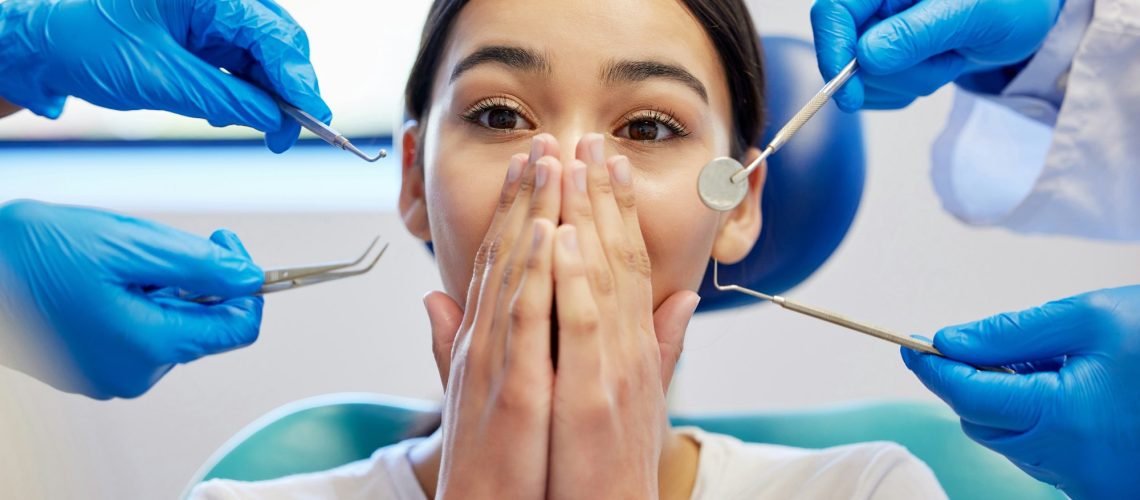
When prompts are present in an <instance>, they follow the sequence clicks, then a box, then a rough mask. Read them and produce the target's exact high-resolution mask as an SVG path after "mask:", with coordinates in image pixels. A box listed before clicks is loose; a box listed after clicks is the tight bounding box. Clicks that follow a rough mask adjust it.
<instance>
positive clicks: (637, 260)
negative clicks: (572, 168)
mask: <svg viewBox="0 0 1140 500" xmlns="http://www.w3.org/2000/svg"><path fill="white" fill-rule="evenodd" d="M606 168H607V170H608V173H609V175H608V176H607V177H608V179H609V184H610V186H612V189H613V200H614V205H616V206H617V210H618V213H619V214H620V217H621V221H622V223H621V225H620V226H619V227H617V228H614V229H613V231H618V232H620V233H622V234H621V237H620V238H621V241H623V242H624V243H623V246H622V247H621V248H620V249H619V255H618V257H619V259H618V260H620V263H621V265H622V267H623V268H624V269H625V271H626V273H627V274H628V277H629V279H630V281H631V283H630V289H631V290H636V292H637V293H638V294H639V297H640V299H641V302H640V305H639V307H641V306H644V307H646V311H649V310H652V308H653V281H652V278H653V266H652V264H651V262H650V260H649V249H648V248H646V246H645V236H644V235H643V234H642V233H641V220H640V218H639V217H638V214H637V195H636V194H635V192H634V188H633V182H634V179H633V165H631V164H630V161H629V158H626V157H625V156H615V157H613V158H610V160H609V161H608V162H607V163H606Z"/></svg>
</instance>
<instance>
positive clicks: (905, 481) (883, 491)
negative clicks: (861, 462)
mask: <svg viewBox="0 0 1140 500" xmlns="http://www.w3.org/2000/svg"><path fill="white" fill-rule="evenodd" d="M899 448H900V449H899V450H898V452H896V453H894V454H892V455H891V456H890V457H889V458H890V462H889V467H888V468H887V469H886V471H885V472H884V473H883V474H882V476H880V477H879V480H878V484H876V485H875V489H874V491H873V492H872V493H871V494H870V495H868V496H867V498H870V499H874V500H910V499H914V498H922V499H925V500H934V499H940V498H941V499H945V498H946V492H945V491H942V486H940V485H939V483H938V478H937V477H935V476H934V471H931V470H930V467H928V466H927V465H926V464H925V463H923V462H922V461H921V460H919V459H917V458H915V457H914V455H911V454H910V453H909V452H907V451H906V450H905V449H903V448H902V447H901V446H900V447H899Z"/></svg>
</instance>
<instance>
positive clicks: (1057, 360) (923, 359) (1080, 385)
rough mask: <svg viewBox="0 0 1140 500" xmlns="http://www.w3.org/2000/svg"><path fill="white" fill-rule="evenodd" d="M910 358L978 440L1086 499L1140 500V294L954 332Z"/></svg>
mask: <svg viewBox="0 0 1140 500" xmlns="http://www.w3.org/2000/svg"><path fill="white" fill-rule="evenodd" d="M934 346H935V347H937V348H938V349H939V350H940V351H942V352H943V353H944V354H946V355H947V356H948V357H950V358H953V359H959V360H962V361H965V362H967V363H972V364H974V365H978V366H983V365H985V366H995V365H1000V366H1008V367H1010V368H1012V369H1014V370H1016V371H1017V372H1018V374H1016V375H1010V374H1004V373H992V372H980V371H977V370H975V369H974V368H972V367H970V366H967V365H964V364H962V363H958V362H955V361H949V360H946V359H944V358H940V357H937V356H932V355H927V354H918V353H916V352H914V351H911V350H910V349H903V361H904V362H906V366H907V367H908V368H910V369H911V370H912V371H914V373H915V375H917V376H918V378H919V379H921V380H922V383H923V384H926V387H928V388H929V389H930V390H931V391H933V392H934V393H935V394H937V395H938V397H940V398H942V399H943V400H944V401H946V402H947V403H948V404H949V405H950V407H951V408H953V409H954V411H955V412H956V413H957V414H958V415H959V416H960V417H962V429H963V430H964V431H966V434H967V435H969V436H970V437H971V438H973V439H974V440H975V441H977V442H979V443H981V444H982V445H984V446H986V447H987V448H990V449H992V450H994V451H996V452H998V453H1001V454H1002V455H1005V456H1006V457H1008V458H1009V459H1010V460H1011V461H1012V462H1013V463H1014V464H1016V465H1017V466H1018V467H1020V468H1021V469H1022V470H1024V471H1025V472H1027V473H1029V475H1031V476H1033V477H1035V478H1037V479H1039V480H1041V481H1044V482H1046V483H1049V484H1052V485H1055V486H1057V487H1059V488H1061V489H1063V490H1064V491H1065V493H1068V494H1069V496H1071V497H1073V498H1077V499H1085V498H1098V499H1099V498H1140V474H1138V473H1137V471H1140V286H1130V287H1125V288H1116V289H1111V290H1102V291H1098V292H1091V293H1087V294H1084V295H1078V296H1076V297H1071V298H1067V299H1063V300H1058V301H1055V302H1050V303H1048V304H1045V305H1043V306H1041V307H1035V308H1032V309H1027V310H1024V311H1021V312H1015V313H1007V314H1001V315H997V316H994V317H991V318H988V319H984V320H982V321H978V322H976V323H969V324H965V325H961V326H954V327H949V328H945V329H943V330H941V331H939V332H938V334H937V335H935V336H934Z"/></svg>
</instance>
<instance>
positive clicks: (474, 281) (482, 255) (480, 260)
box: [461, 154, 526, 329]
mask: <svg viewBox="0 0 1140 500" xmlns="http://www.w3.org/2000/svg"><path fill="white" fill-rule="evenodd" d="M524 165H526V155H522V154H520V155H514V156H512V157H511V160H510V162H509V164H508V166H507V175H506V179H505V180H504V181H503V188H502V190H500V192H499V201H498V204H497V205H496V207H495V214H494V215H493V216H492V217H491V225H490V226H489V227H488V228H487V233H486V235H484V236H483V242H482V243H481V244H480V245H479V250H478V251H477V252H475V261H474V263H473V265H472V272H471V282H470V283H469V284H468V285H467V299H466V306H465V307H464V308H463V310H464V311H467V312H468V313H469V314H467V315H466V316H465V317H464V320H463V325H462V326H461V328H463V329H466V328H467V327H468V326H470V325H471V322H472V321H474V320H475V314H474V313H475V311H476V310H477V307H478V304H479V291H480V290H482V288H483V278H484V276H485V275H486V274H487V270H488V265H487V264H488V261H489V260H490V259H491V257H492V256H493V254H497V253H498V248H497V247H496V245H497V244H498V243H497V242H498V238H499V234H500V233H501V232H502V231H503V226H504V225H505V224H506V220H507V216H508V214H509V213H510V211H511V209H512V208H513V207H514V204H515V195H516V194H517V193H518V189H519V180H520V179H521V178H522V173H523V168H524Z"/></svg>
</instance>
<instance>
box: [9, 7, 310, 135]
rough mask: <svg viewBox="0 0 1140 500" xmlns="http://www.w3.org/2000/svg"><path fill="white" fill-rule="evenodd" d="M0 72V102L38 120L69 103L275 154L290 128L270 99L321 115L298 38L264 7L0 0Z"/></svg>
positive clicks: (294, 130) (277, 13)
mask: <svg viewBox="0 0 1140 500" xmlns="http://www.w3.org/2000/svg"><path fill="white" fill-rule="evenodd" d="M219 68H225V70H226V71H228V72H229V73H231V74H232V75H231V74H226V73H225V72H223V71H222V70H221V69H219ZM0 75H2V78H0V97H3V98H4V99H6V100H8V101H9V102H11V103H12V104H16V105H19V106H23V107H25V108H28V109H30V110H31V111H33V112H35V113H36V114H39V115H42V116H46V117H49V118H56V117H58V116H59V115H60V113H62V112H63V104H64V101H65V100H66V99H67V96H75V97H78V98H80V99H83V100H85V101H88V102H90V103H92V104H95V105H97V106H102V107H105V108H111V109H117V110H132V109H158V110H164V111H171V112H174V113H178V114H180V115H186V116H190V117H194V118H205V119H206V120H208V121H209V122H210V124H212V125H214V126H218V127H222V126H226V125H246V126H249V127H253V128H255V129H257V130H261V131H263V132H266V138H265V139H266V144H268V146H269V149H271V150H273V151H274V152H277V153H280V152H282V151H285V150H286V149H289V147H291V146H292V145H293V143H294V142H295V141H296V140H297V135H298V133H299V132H300V125H298V124H297V122H296V121H295V120H293V119H292V118H289V117H287V116H284V115H282V113H281V112H280V111H279V110H278V108H277V106H276V104H275V102H274V96H273V95H271V94H270V93H272V94H274V95H276V96H280V97H281V98H282V99H283V100H285V101H287V102H289V103H291V104H293V105H294V106H297V107H299V108H301V109H303V110H305V111H308V112H309V114H312V115H313V116H315V117H317V118H319V119H321V120H323V121H325V122H326V123H328V122H330V121H331V120H332V113H331V112H330V111H329V108H328V106H327V105H325V103H324V101H322V100H321V97H320V90H319V88H318V86H317V75H316V73H315V72H314V71H313V66H312V65H311V64H310V63H309V41H308V38H307V36H306V35H305V32H304V30H302V29H301V27H300V26H298V25H297V23H296V22H295V21H294V20H293V18H292V17H290V16H289V13H287V12H285V10H284V9H282V8H281V7H279V6H278V5H277V4H275V3H273V2H272V0H7V1H4V2H0ZM234 75H236V76H234ZM239 77H240V78H239ZM247 81H248V82H253V83H252V84H251V83H248V82H247ZM262 89H266V90H268V92H267V91H266V90H262Z"/></svg>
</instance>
